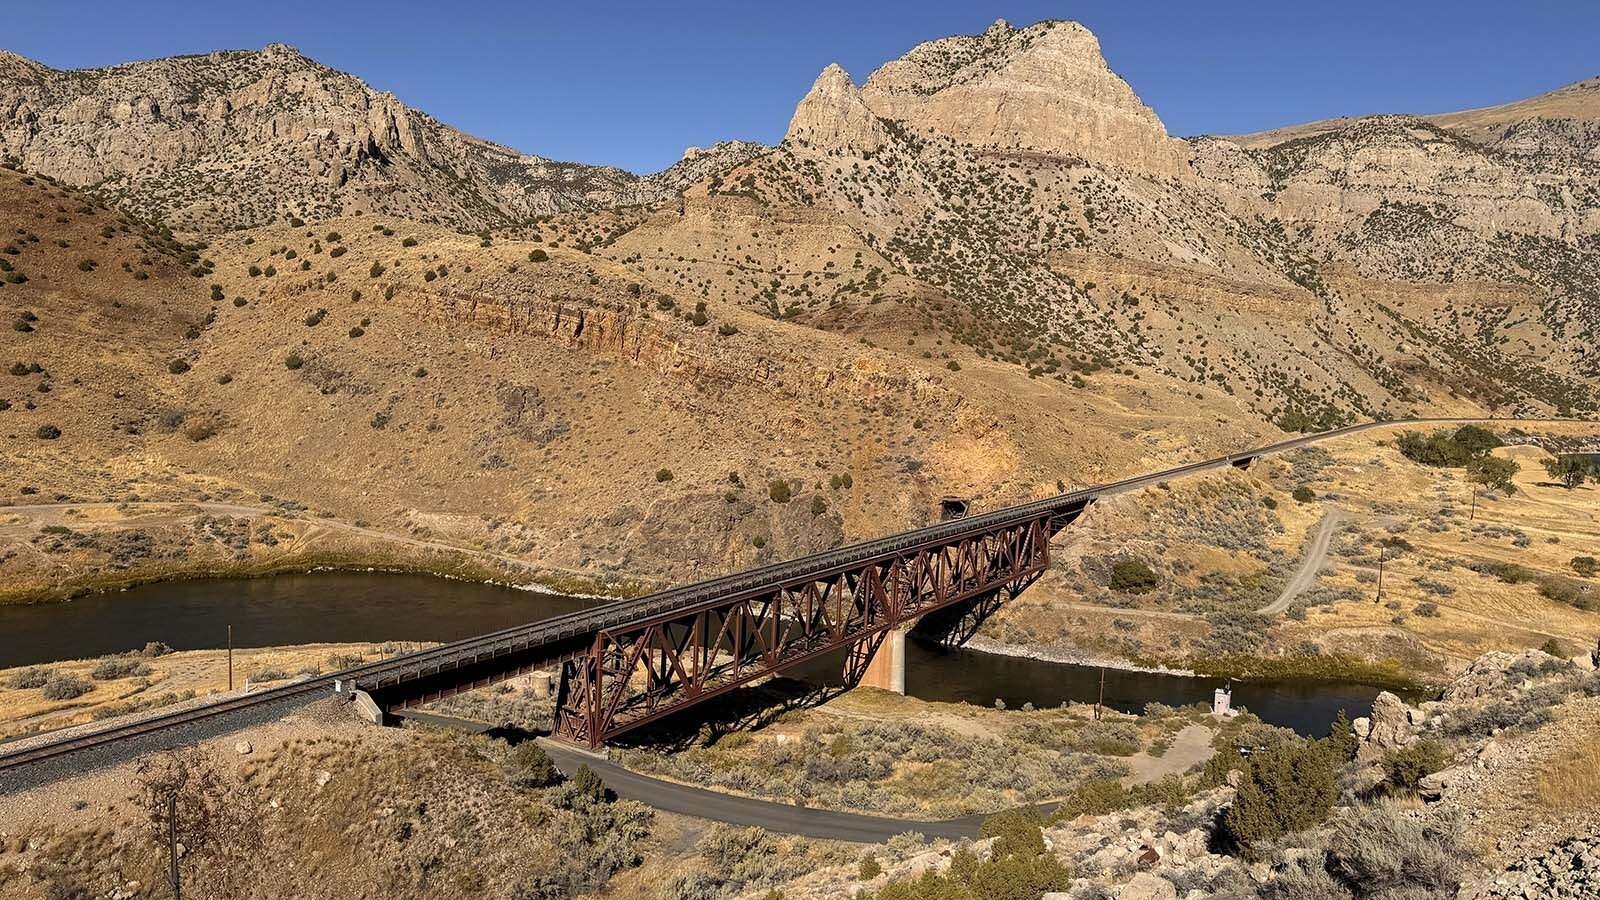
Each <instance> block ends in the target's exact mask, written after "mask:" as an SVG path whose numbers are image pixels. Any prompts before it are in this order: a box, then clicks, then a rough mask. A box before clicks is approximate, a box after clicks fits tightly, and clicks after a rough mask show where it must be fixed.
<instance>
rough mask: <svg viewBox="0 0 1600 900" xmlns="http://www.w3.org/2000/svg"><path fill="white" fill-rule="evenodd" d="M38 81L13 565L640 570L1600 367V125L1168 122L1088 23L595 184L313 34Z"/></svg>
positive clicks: (909, 62) (703, 567)
mask: <svg viewBox="0 0 1600 900" xmlns="http://www.w3.org/2000/svg"><path fill="white" fill-rule="evenodd" d="M1578 88H1579V89H1575V90H1574V92H1572V93H1571V95H1570V96H1567V97H1566V99H1563V100H1559V101H1548V102H1545V101H1540V102H1534V101H1529V103H1528V104H1527V105H1525V106H1523V107H1521V108H1520V110H1519V111H1513V112H1510V113H1493V112H1492V111H1482V110H1480V111H1475V112H1474V113H1472V114H1471V115H1472V116H1474V117H1475V118H1474V119H1473V121H1476V122H1491V121H1492V122H1512V121H1520V122H1529V121H1533V120H1535V119H1538V120H1540V121H1545V119H1542V118H1541V117H1542V116H1558V115H1559V116H1563V117H1566V118H1565V119H1562V121H1577V118H1574V117H1579V116H1580V113H1581V111H1582V110H1583V109H1587V108H1588V107H1587V106H1586V105H1585V104H1586V103H1587V102H1588V101H1587V100H1586V99H1585V98H1587V96H1588V95H1587V94H1585V93H1583V90H1580V89H1581V88H1582V86H1578ZM1564 96H1565V95H1564ZM0 97H3V98H9V99H5V100H3V102H0V120H4V121H6V122H10V123H11V124H10V125H8V126H6V127H4V128H0V141H5V142H7V143H6V146H7V147H10V148H12V149H11V150H9V151H8V152H9V153H10V154H11V156H12V158H13V160H14V161H15V162H16V163H17V164H18V165H20V166H21V167H22V169H23V171H12V170H3V171H0V210H3V213H4V216H5V218H4V220H3V221H0V226H3V227H4V229H5V232H6V235H7V237H6V240H7V241H8V242H9V246H8V247H7V248H4V249H6V250H7V253H5V254H0V261H4V263H5V265H6V266H8V267H10V268H9V269H6V270H4V272H5V274H6V275H7V276H11V275H20V276H24V277H25V280H20V281H19V280H15V279H8V282H7V283H5V284H4V286H3V287H0V311H3V312H4V314H5V316H6V318H7V319H8V320H15V322H16V323H17V324H18V325H24V326H26V327H25V328H18V329H16V330H12V331H7V332H5V334H6V335H7V336H6V337H5V338H4V339H0V353H3V355H0V363H3V364H4V365H6V366H11V365H13V363H15V364H19V365H20V366H21V372H20V374H18V375H16V376H7V377H8V378H9V380H8V381H5V382H3V383H0V398H3V399H4V401H5V403H6V404H7V407H6V408H5V410H4V411H0V440H3V442H4V447H3V449H4V451H5V459H6V463H5V465H4V466H3V467H0V502H7V503H10V504H12V506H13V511H11V512H9V513H7V514H6V515H5V516H4V518H0V539H5V540H7V541H8V543H7V544H6V545H5V546H6V547H8V548H9V549H6V550H0V553H3V554H5V555H4V556H3V557H0V596H3V597H5V598H8V599H18V598H38V597H59V596H62V595H66V594H70V593H72V592H73V591H75V590H80V589H83V588H85V587H88V586H94V585H108V584H119V583H125V582H128V581H132V580H138V579H141V578H150V577H158V576H162V575H170V574H174V573H175V572H186V573H203V572H216V571H263V570H270V569H272V568H276V567H280V566H284V565H294V564H297V563H298V564H307V563H313V562H331V563H337V564H350V563H355V562H363V561H367V562H381V563H383V564H385V565H396V566H402V567H414V568H423V569H428V570H438V569H444V570H447V571H452V572H459V573H461V574H468V575H474V576H492V577H498V578H509V579H515V580H519V581H521V580H528V579H542V580H545V581H547V582H549V583H553V584H557V585H559V586H562V587H566V588H581V589H589V588H595V587H603V588H606V589H609V590H636V589H639V588H640V587H641V586H643V585H648V584H651V583H657V582H660V581H678V580H683V579H687V578H693V577H699V576H705V575H710V574H714V573H717V572H722V571H727V570H731V569H736V568H742V567H746V566H750V565H754V564H758V563H762V562H769V561H773V560H777V559H783V558H786V557H790V556H794V555H797V554H800V553H804V552H807V551H811V550H817V549H822V548H825V547H829V546H834V545H837V544H839V543H840V542H843V541H848V540H853V539H858V538H864V537H868V536H872V535H876V534H881V533H884V532H888V531H892V530H895V529H898V528H901V527H905V526H908V525H914V524H920V523H923V522H926V521H928V520H929V519H930V517H932V516H933V515H936V511H935V507H936V505H937V500H938V498H939V497H940V496H942V495H945V494H957V495H961V496H967V497H971V498H973V499H974V501H975V503H976V504H977V507H978V508H979V509H986V508H994V507H996V506H999V505H1001V504H1004V503H1008V502H1014V501H1018V500H1022V499H1027V498H1031V497H1035V496H1039V495H1042V494H1047V493H1050V492H1053V491H1056V490H1059V489H1061V488H1062V487H1065V486H1067V485H1072V484H1083V483H1090V482H1098V481H1103V480H1107V479H1110V478H1113V477H1116V476H1118V475H1122V474H1128V473H1133V472H1137V471H1143V470H1148V469H1153V468H1157V467H1159V466H1165V465H1171V464H1174V463H1177V462H1180V461H1183V460H1186V459H1196V458H1202V457H1206V456H1211V455H1215V454H1217V453H1220V452H1223V451H1226V450H1230V449H1234V448H1237V447H1239V446H1243V445H1248V444H1251V443H1255V442H1259V441H1263V440H1265V439H1267V438H1269V437H1270V436H1272V435H1275V434H1279V433H1281V432H1282V431H1285V430H1287V431H1300V430H1308V429H1315V428H1321V427H1329V426H1332V425H1336V424H1340V423H1344V422H1349V421H1354V420H1358V419H1367V418H1377V417H1398V416H1406V415H1415V414H1437V415H1464V416H1475V415H1483V414H1487V413H1494V414H1500V415H1521V416H1548V415H1557V414H1559V415H1592V414H1593V412H1594V411H1595V409H1596V401H1597V395H1596V386H1597V385H1596V377H1597V369H1596V367H1597V365H1600V358H1597V357H1596V353H1597V350H1596V346H1597V343H1600V342H1597V341H1596V340H1595V327H1596V320H1597V316H1600V282H1596V281H1595V277H1594V274H1593V273H1594V272H1596V271H1600V267H1597V266H1596V265H1595V262H1596V260H1597V257H1596V254H1600V202H1597V200H1596V197H1597V195H1596V185H1597V184H1600V175H1597V172H1600V164H1596V163H1594V162H1592V161H1589V160H1588V159H1586V158H1585V155H1584V154H1585V152H1586V151H1583V146H1584V145H1583V144H1582V143H1581V142H1579V143H1574V144H1571V145H1570V147H1569V148H1568V150H1569V151H1570V152H1560V153H1557V152H1544V151H1541V152H1537V153H1533V152H1512V150H1511V149H1508V148H1497V147H1494V146H1491V145H1490V144H1487V143H1484V142H1482V141H1481V140H1480V139H1479V138H1478V137H1469V136H1463V134H1460V133H1457V132H1455V131H1451V130H1449V129H1448V128H1447V127H1445V125H1443V124H1440V122H1439V121H1435V120H1427V119H1418V118H1413V117H1400V116H1389V117H1374V118H1368V119H1361V120H1349V121H1345V122H1339V123H1333V124H1329V125H1326V126H1319V127H1318V128H1317V129H1314V130H1312V131H1308V132H1307V133H1305V134H1302V135H1298V136H1295V137H1292V138H1289V139H1285V140H1278V141H1266V142H1257V141H1248V140H1241V141H1231V140H1226V139H1219V138H1201V139H1195V140H1182V139H1178V138H1173V137H1171V136H1170V135H1168V134H1167V133H1166V130H1165V128H1164V126H1162V125H1161V122H1160V120H1159V118H1158V117H1157V116H1156V115H1155V113H1154V112H1153V111H1152V110H1150V109H1149V108H1148V107H1147V106H1145V105H1144V104H1143V103H1142V102H1141V101H1140V100H1139V98H1138V96H1137V94H1136V93H1135V92H1134V91H1133V89H1132V87H1131V86H1129V85H1128V84H1127V83H1126V82H1124V81H1123V80H1122V79H1120V78H1119V77H1117V76H1116V75H1115V73H1113V72H1111V71H1110V69H1109V68H1108V67H1106V65H1105V62H1104V59H1103V58H1102V57H1101V55H1100V51H1099V45H1098V42H1097V41H1096V40H1095V38H1094V36H1093V35H1092V34H1090V33H1089V32H1088V31H1087V30H1085V29H1083V28H1082V27H1081V26H1079V25H1076V24H1074V23H1061V22H1045V23H1040V24H1037V25H1033V26H1029V27H1028V28H1022V29H1018V28H1014V27H1012V26H1010V25H1007V24H1006V23H1003V22H1000V23H996V24H995V25H994V26H993V27H991V28H990V29H988V30H987V31H986V32H984V33H983V34H981V35H973V36H962V37H955V38H948V39H944V40H940V41H934V42H930V43H927V44H923V45H920V46H918V47H916V48H913V49H912V50H911V51H910V52H908V53H907V54H906V55H905V56H904V57H903V58H902V59H900V60H896V61H892V62H890V63H887V64H885V65H884V66H883V67H881V68H880V69H879V70H878V71H877V72H875V73H872V74H871V75H870V76H869V77H867V78H866V79H865V80H864V82H863V83H862V84H861V86H859V87H858V86H857V84H856V83H855V82H854V81H853V80H852V78H851V77H850V75H849V74H848V73H846V72H845V71H844V70H842V69H841V68H839V67H837V66H830V67H828V68H827V69H826V70H824V71H823V72H822V73H821V74H820V76H819V77H818V79H817V80H816V82H815V84H814V85H813V86H812V88H811V89H810V90H809V91H808V92H807V93H806V94H805V95H804V96H803V97H802V98H801V99H800V101H799V103H798V105H797V108H796V110H795V112H794V115H793V117H792V120H791V124H790V128H789V132H788V134H787V136H786V138H785V140H784V141H783V142H782V143H781V144H780V145H779V146H778V147H776V148H770V149H766V148H758V147H755V146H753V145H734V146H721V147H719V148H712V149H711V150H708V151H705V152H703V153H692V154H690V155H688V156H687V157H686V159H685V161H684V162H682V163H680V164H679V166H677V167H674V169H672V170H668V173H663V174H662V175H660V176H652V177H651V179H643V180H640V179H634V178H633V177H632V176H627V175H626V174H625V173H617V172H615V171H612V170H601V169H592V168H589V167H579V168H577V169H571V170H564V171H569V174H571V173H576V174H572V177H571V178H570V179H567V181H565V182H563V184H566V185H567V187H566V188H560V189H558V187H556V186H552V185H553V184H554V182H552V181H551V180H550V179H548V178H546V177H545V176H544V175H539V174H538V173H541V172H543V173H546V174H548V173H549V172H551V171H555V170H552V169H549V168H548V166H552V165H556V164H550V163H548V162H547V161H543V160H539V159H538V158H536V157H523V156H519V155H517V154H515V153H513V152H512V151H509V150H506V149H505V148H498V147H496V146H495V145H491V144H487V143H486V142H482V141H479V140H477V139H474V138H470V137H468V136H466V135H462V134H460V133H459V132H455V131H453V130H450V129H448V128H447V127H445V126H442V125H440V124H439V123H437V122H436V121H434V120H433V119H431V118H429V117H427V116H426V115H425V114H423V113H420V112H417V111H415V110H410V109H409V108H407V107H404V106H403V105H401V104H400V102H399V101H398V100H396V99H395V98H393V97H388V96H387V95H381V94H377V93H376V92H373V91H371V90H370V89H369V88H367V87H366V86H365V85H363V84H362V83H361V82H360V81H359V80H358V79H355V78H354V77H353V76H348V75H343V74H341V73H337V72H333V71H332V70H329V69H326V68H324V67H322V66H319V65H318V64H316V63H314V62H312V61H310V60H307V59H305V58H304V57H302V56H300V55H299V54H297V53H295V52H293V51H292V50H290V49H289V48H286V47H282V46H277V45H275V46H273V47H269V48H267V49H265V50H263V51H260V52H254V53H241V52H228V53H218V54H212V55H209V56H205V57H190V58H183V59H174V60H157V61H154V62H148V63H133V64H129V65H126V66H117V67H112V68H110V69H105V70H95V71H94V72H86V73H63V72H54V71H52V70H49V69H47V68H45V67H42V66H40V65H38V64H36V63H31V62H28V61H26V60H22V59H20V58H17V57H8V58H6V59H4V60H0ZM19 98H20V99H19ZM1573 98H1577V99H1573ZM258 101H259V102H258ZM1508 109H1509V108H1508ZM963 112H965V113H967V114H963ZM1464 115H1466V114H1464ZM1465 121H1466V120H1463V122H1465ZM1548 121H1551V122H1555V121H1557V120H1556V119H1554V118H1551V119H1548ZM19 123H20V124H19ZM1459 127H1462V128H1468V127H1469V126H1468V125H1466V124H1462V125H1460V126H1459ZM1563 127H1565V126H1563ZM1561 131H1562V129H1561V128H1554V129H1552V130H1550V131H1549V133H1551V134H1556V133H1561ZM308 140H309V141H310V143H307V141H308ZM86 148H93V149H92V151H91V150H90V149H86ZM291 151H292V152H291ZM305 153H309V154H310V155H309V156H306V155H304V154H305ZM296 154H301V155H296ZM290 161H293V164H292V165H291V164H290ZM513 162H514V163H515V165H516V166H517V167H518V168H517V171H518V172H520V173H522V174H520V175H518V176H517V177H516V178H514V179H511V180H509V181H506V180H503V179H502V180H499V181H497V180H496V177H495V176H494V173H495V172H502V173H503V172H504V171H505V169H504V168H503V166H504V165H510V164H511V163H513ZM324 164H326V165H327V166H328V168H321V167H322V166H323V165H324ZM336 170H337V171H338V172H339V173H340V174H338V176H337V177H333V178H332V180H329V177H330V173H334V172H335V171H336ZM29 171H32V172H34V173H35V174H28V173H29ZM179 171H181V172H186V173H199V174H198V175H196V176H195V178H196V179H200V180H194V181H185V180H181V179H177V180H175V179H174V177H173V176H172V173H174V172H179ZM313 171H315V172H316V173H318V174H316V175H312V174H309V173H312V172H313ZM39 172H45V173H53V177H50V178H47V177H45V176H44V175H41V174H37V173H39ZM163 173H165V174H163ZM536 176H537V177H536ZM185 177H188V176H185ZM55 178H59V179H60V180H55ZM205 179H210V181H209V182H207V183H209V184H210V186H209V187H206V186H205V184H204V183H203V182H204V180H205ZM69 185H76V187H69ZM574 185H576V187H574ZM568 188H570V190H569V189H568ZM154 223H164V224H154ZM174 229H175V231H174ZM473 231H478V232H479V233H477V234H473V233H472V232H473ZM12 251H14V252H12ZM35 362H37V363H38V370H37V371H35V370H34V369H33V365H32V364H33V363H35ZM56 432H59V433H56ZM45 435H52V436H49V437H46V436H45ZM90 504H97V505H96V506H94V508H93V510H92V513H91V511H88V510H87V509H85V507H88V506H89V505H90ZM186 504H188V505H186ZM219 520H220V521H219ZM1299 524H1300V525H1303V524H1304V523H1299ZM45 529H51V531H48V532H47V531H45ZM60 529H65V531H66V533H62V532H61V530H60ZM130 535H136V536H130ZM1289 549H1292V548H1279V550H1280V552H1287V551H1288V550H1289ZM1258 562H1259V561H1258ZM1252 565H1255V563H1252ZM1067 590H1068V589H1064V593H1063V594H1061V595H1060V596H1065V591H1067ZM1576 629H1577V626H1574V629H1573V630H1572V631H1570V632H1562V636H1563V637H1566V636H1567V635H1568V634H1569V633H1570V634H1572V635H1574V636H1575V635H1576V633H1577V630H1576ZM1293 630H1294V629H1293V628H1290V629H1289V631H1293ZM1436 643H1438V644H1439V646H1440V648H1441V650H1443V649H1444V648H1443V644H1444V643H1445V642H1444V641H1443V639H1440V641H1438V642H1436ZM1473 646H1475V645H1473ZM1466 649H1467V648H1466V647H1457V648H1450V649H1449V650H1448V652H1447V654H1446V655H1449V654H1450V653H1454V654H1456V655H1459V654H1460V653H1463V652H1465V650H1466Z"/></svg>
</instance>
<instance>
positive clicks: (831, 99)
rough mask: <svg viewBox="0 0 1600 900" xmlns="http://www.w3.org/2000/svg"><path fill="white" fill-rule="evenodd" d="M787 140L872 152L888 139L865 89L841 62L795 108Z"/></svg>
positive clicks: (819, 78) (820, 76)
mask: <svg viewBox="0 0 1600 900" xmlns="http://www.w3.org/2000/svg"><path fill="white" fill-rule="evenodd" d="M784 140H785V141H788V142H790V143H792V144H800V145H808V146H816V147H823V148H829V149H835V148H852V149H856V150H865V151H872V150H876V149H878V147H879V146H881V145H882V143H883V140H884V132H883V127H882V125H881V124H880V123H879V122H878V117H877V116H876V115H875V114H874V113H873V111H872V110H871V109H870V108H868V106H867V104H866V103H864V102H862V99H861V91H860V90H858V89H857V88H856V86H855V82H853V81H851V80H850V76H849V74H847V73H846V72H845V70H844V69H842V68H840V67H839V64H838V63H829V64H828V67H827V68H825V69H823V70H822V74H821V75H818V76H817V80H816V81H815V82H813V83H812V85H811V90H809V91H807V92H806V95H805V97H804V98H802V99H801V100H800V105H799V106H797V107H795V111H794V116H793V118H791V119H790V120H789V131H788V133H787V134H786V135H785V136H784Z"/></svg>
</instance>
